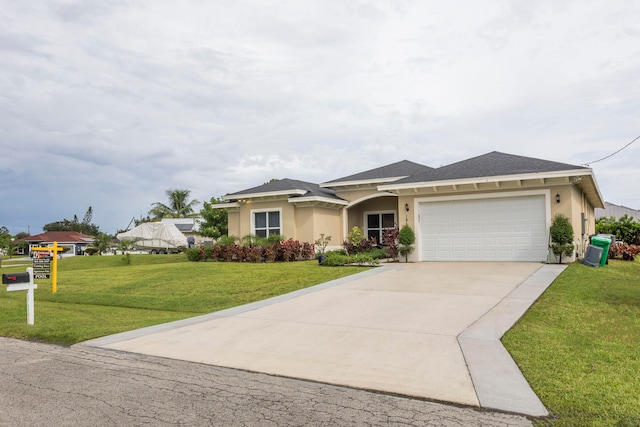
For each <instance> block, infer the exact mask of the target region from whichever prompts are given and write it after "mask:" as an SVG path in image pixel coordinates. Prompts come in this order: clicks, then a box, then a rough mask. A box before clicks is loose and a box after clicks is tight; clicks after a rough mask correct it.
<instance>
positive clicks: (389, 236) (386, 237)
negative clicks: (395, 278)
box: [382, 227, 399, 262]
mask: <svg viewBox="0 0 640 427" xmlns="http://www.w3.org/2000/svg"><path fill="white" fill-rule="evenodd" d="M398 234H399V232H398V227H393V228H385V229H384V230H383V231H382V241H383V242H384V248H385V251H386V253H387V257H388V258H391V259H392V260H393V261H395V262H397V261H399V252H398V249H399V248H398Z"/></svg>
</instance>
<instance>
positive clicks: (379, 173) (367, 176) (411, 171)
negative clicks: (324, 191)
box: [321, 160, 434, 187]
mask: <svg viewBox="0 0 640 427" xmlns="http://www.w3.org/2000/svg"><path fill="white" fill-rule="evenodd" d="M432 170H434V169H433V168H432V167H429V166H425V165H422V164H420V163H415V162H412V161H409V160H402V161H399V162H396V163H391V164H388V165H385V166H380V167H378V168H374V169H369V170H366V171H364V172H359V173H356V174H353V175H349V176H345V177H342V178H338V179H334V180H332V181H328V182H325V183H323V184H321V186H322V187H331V186H334V185H340V184H343V185H344V183H353V182H361V181H368V182H389V181H395V180H396V179H399V178H404V177H408V176H411V175H416V174H420V173H424V172H428V171H432Z"/></svg>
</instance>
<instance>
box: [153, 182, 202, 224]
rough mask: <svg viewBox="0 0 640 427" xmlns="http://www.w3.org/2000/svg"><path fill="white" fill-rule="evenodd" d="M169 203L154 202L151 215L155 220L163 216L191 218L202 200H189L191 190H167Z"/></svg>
mask: <svg viewBox="0 0 640 427" xmlns="http://www.w3.org/2000/svg"><path fill="white" fill-rule="evenodd" d="M165 193H166V195H167V197H168V198H169V204H168V205H165V204H164V203H162V202H155V203H152V204H151V206H153V208H152V209H151V210H150V211H149V216H150V217H151V218H153V219H154V220H161V219H162V218H190V217H193V216H195V215H194V207H195V206H196V205H198V204H199V203H200V202H199V201H198V200H195V199H194V200H189V195H190V194H191V190H177V189H174V190H171V189H170V190H166V191H165Z"/></svg>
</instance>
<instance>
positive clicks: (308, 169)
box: [0, 0, 640, 234]
mask: <svg viewBox="0 0 640 427" xmlns="http://www.w3.org/2000/svg"><path fill="white" fill-rule="evenodd" d="M0 22H1V25H0V160H1V161H0V180H1V182H0V200H1V204H0V226H2V225H4V226H7V227H8V228H9V230H10V231H11V232H12V233H14V234H15V233H17V232H21V231H24V232H31V234H36V233H39V232H41V231H42V226H43V225H44V224H46V223H49V222H53V221H58V220H62V219H63V218H67V219H72V218H73V215H74V214H75V215H77V216H78V218H79V219H80V220H82V217H83V215H84V213H85V211H86V210H87V208H88V207H89V206H92V207H93V211H94V216H93V222H94V223H95V224H97V225H98V226H99V227H100V229H101V230H102V231H105V232H107V233H110V234H115V233H116V231H117V230H118V229H123V228H125V227H126V226H127V224H128V223H129V222H130V221H131V219H132V218H133V217H135V218H139V217H140V216H141V215H146V213H147V212H148V211H149V209H150V208H151V204H152V203H153V202H156V201H163V202H164V201H166V197H165V190H167V189H171V188H180V189H190V190H191V191H192V196H193V197H194V198H196V199H198V200H201V201H203V200H209V199H210V198H211V197H212V196H221V195H223V194H225V193H229V192H236V191H239V190H242V189H245V188H249V187H253V186H255V185H259V184H262V183H264V182H266V181H268V180H269V179H271V178H294V179H301V180H306V181H311V182H324V181H329V180H332V179H334V178H339V177H341V176H345V175H350V174H353V173H356V172H360V171H364V170H367V169H370V168H374V167H377V166H381V165H385V164H388V163H392V162H395V161H399V160H402V159H408V160H412V161H415V162H419V163H423V164H426V165H429V166H432V167H438V166H441V165H445V164H449V163H453V162H457V161H460V160H464V159H466V158H469V157H473V156H476V155H480V154H484V153H487V152H490V151H503V152H506V153H511V154H517V155H523V156H531V157H538V158H543V159H548V160H554V161H559V162H565V163H570V164H574V165H583V164H586V163H588V162H593V161H595V160H597V159H600V158H602V157H604V156H607V155H609V154H611V153H612V152H614V151H616V150H618V149H619V148H621V147H623V146H624V145H626V144H627V143H629V142H630V141H632V140H633V139H634V138H635V137H637V136H638V135H640V24H639V22H640V2H638V1H637V0H629V1H623V0H619V1H618V0H616V1H611V0H608V1H588V0H580V1H568V0H562V1H557V0H551V1H531V0H523V1H491V0H483V1H475V0H467V1H449V0H447V1H444V0H443V1H426V0H416V1H401V0H390V1H365V0H350V1H345V0H337V1H330V0H318V1H307V0H292V1H278V0H273V1H272V0H255V1H243V0H233V1H214V0H201V1H164V0H148V1H147V0H140V1H136V0H126V1H124V0H122V1H120V0H96V1H73V0H66V1H52V0H47V1H44V0H43V1H38V0H29V1H16V0H0ZM639 159H640V141H638V142H636V143H634V144H632V145H631V146H629V147H628V148H627V149H626V150H624V151H622V152H621V153H620V154H618V155H616V156H613V157H611V158H610V159H607V160H605V161H602V162H599V163H593V164H592V165H591V167H593V169H594V172H595V175H596V178H597V180H598V183H599V186H600V189H601V191H602V193H603V195H604V198H605V199H606V200H607V201H609V202H612V203H615V204H621V205H626V206H629V207H632V208H636V209H638V208H640V191H639V188H640V177H639V176H638V175H639V174H638V160H639Z"/></svg>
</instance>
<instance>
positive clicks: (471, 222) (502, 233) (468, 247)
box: [420, 195, 548, 261]
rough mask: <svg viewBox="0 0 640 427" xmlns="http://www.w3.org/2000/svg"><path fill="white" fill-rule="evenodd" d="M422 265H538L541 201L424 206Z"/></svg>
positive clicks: (542, 243)
mask: <svg viewBox="0 0 640 427" xmlns="http://www.w3.org/2000/svg"><path fill="white" fill-rule="evenodd" d="M420 239H421V240H420V245H421V251H422V260H423V261H544V260H545V259H546V258H547V247H548V243H547V239H548V231H547V220H546V203H545V197H544V195H535V196H523V197H500V198H489V199H469V200H451V201H437V202H425V203H421V205H420Z"/></svg>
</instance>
